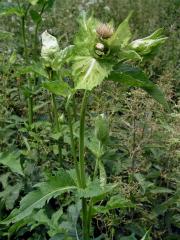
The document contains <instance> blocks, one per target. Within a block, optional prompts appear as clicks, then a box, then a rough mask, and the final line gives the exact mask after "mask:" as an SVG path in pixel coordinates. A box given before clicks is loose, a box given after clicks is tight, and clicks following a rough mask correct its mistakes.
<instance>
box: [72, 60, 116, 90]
mask: <svg viewBox="0 0 180 240" xmlns="http://www.w3.org/2000/svg"><path fill="white" fill-rule="evenodd" d="M111 69H112V64H111V63H110V62H108V61H106V60H103V59H96V58H94V57H91V56H76V57H75V58H74V64H73V75H74V81H75V88H76V89H86V90H92V89H93V88H94V87H96V86H98V85H99V84H101V83H102V81H103V80H104V78H105V77H107V76H108V74H109V73H110V72H111Z"/></svg>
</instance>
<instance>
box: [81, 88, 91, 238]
mask: <svg viewBox="0 0 180 240" xmlns="http://www.w3.org/2000/svg"><path fill="white" fill-rule="evenodd" d="M87 99H88V94H87V91H85V93H84V97H83V100H82V105H81V115H80V130H79V162H80V177H81V187H82V188H85V187H86V174H85V160H84V134H85V113H86V106H87ZM82 211H83V219H82V223H83V239H86V240H89V230H88V225H87V200H86V199H85V198H82Z"/></svg>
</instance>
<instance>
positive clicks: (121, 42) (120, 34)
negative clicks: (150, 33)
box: [107, 12, 132, 48]
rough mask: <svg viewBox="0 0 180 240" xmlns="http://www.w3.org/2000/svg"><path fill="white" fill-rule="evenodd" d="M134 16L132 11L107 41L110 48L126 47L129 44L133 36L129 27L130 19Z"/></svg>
mask: <svg viewBox="0 0 180 240" xmlns="http://www.w3.org/2000/svg"><path fill="white" fill-rule="evenodd" d="M131 16H132V12H130V14H129V15H128V16H127V18H126V19H125V20H124V21H123V22H122V23H121V24H120V25H119V27H118V28H117V30H116V32H115V33H114V34H113V35H112V37H111V38H110V39H109V40H108V41H107V43H108V45H109V46H110V48H119V47H124V46H126V45H127V44H128V42H129V40H130V38H131V31H130V27H129V19H130V18H131Z"/></svg>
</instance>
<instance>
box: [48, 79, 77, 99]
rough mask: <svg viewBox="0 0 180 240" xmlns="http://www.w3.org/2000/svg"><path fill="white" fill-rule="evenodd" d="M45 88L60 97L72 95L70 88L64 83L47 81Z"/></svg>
mask: <svg viewBox="0 0 180 240" xmlns="http://www.w3.org/2000/svg"><path fill="white" fill-rule="evenodd" d="M43 87H44V88H46V89H48V90H49V91H50V92H51V93H54V94H56V95H59V96H63V97H67V96H69V95H70V94H71V93H72V90H71V88H70V86H69V85H68V84H67V83H66V82H63V81H46V82H44V83H43Z"/></svg>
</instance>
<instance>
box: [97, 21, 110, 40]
mask: <svg viewBox="0 0 180 240" xmlns="http://www.w3.org/2000/svg"><path fill="white" fill-rule="evenodd" d="M96 32H97V34H98V35H99V37H101V38H104V39H106V38H110V37H111V36H112V35H113V33H114V29H113V28H112V27H111V26H110V25H108V24H105V23H102V24H100V25H99V26H98V27H97V29H96Z"/></svg>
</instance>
